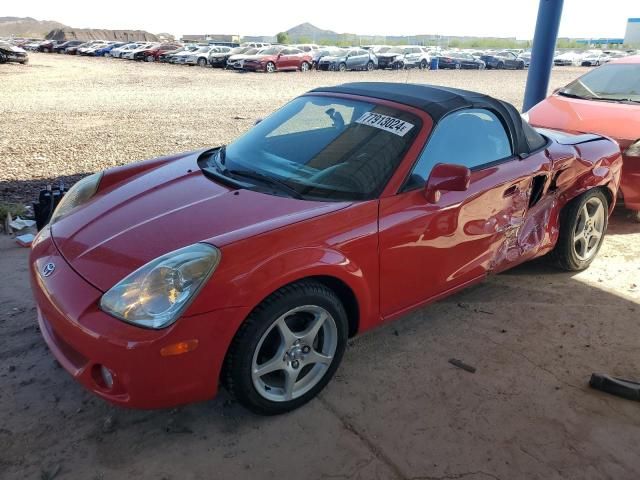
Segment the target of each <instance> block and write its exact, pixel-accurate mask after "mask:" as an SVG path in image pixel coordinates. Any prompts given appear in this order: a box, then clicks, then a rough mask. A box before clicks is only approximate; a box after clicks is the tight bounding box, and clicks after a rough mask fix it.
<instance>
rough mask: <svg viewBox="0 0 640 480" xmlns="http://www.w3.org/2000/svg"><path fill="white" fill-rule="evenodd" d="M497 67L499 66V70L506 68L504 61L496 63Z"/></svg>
mask: <svg viewBox="0 0 640 480" xmlns="http://www.w3.org/2000/svg"><path fill="white" fill-rule="evenodd" d="M496 68H497V69H498V70H503V69H504V63H502V62H499V63H498V65H496Z"/></svg>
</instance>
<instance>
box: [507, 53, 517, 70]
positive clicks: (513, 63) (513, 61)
mask: <svg viewBox="0 0 640 480" xmlns="http://www.w3.org/2000/svg"><path fill="white" fill-rule="evenodd" d="M504 64H505V65H506V66H507V67H509V68H516V67H517V66H518V57H516V56H515V54H513V53H511V52H505V62H504Z"/></svg>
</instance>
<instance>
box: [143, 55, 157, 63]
mask: <svg viewBox="0 0 640 480" xmlns="http://www.w3.org/2000/svg"><path fill="white" fill-rule="evenodd" d="M155 59H156V58H155V57H154V56H153V55H147V56H146V57H145V61H147V62H153V61H154V60H155Z"/></svg>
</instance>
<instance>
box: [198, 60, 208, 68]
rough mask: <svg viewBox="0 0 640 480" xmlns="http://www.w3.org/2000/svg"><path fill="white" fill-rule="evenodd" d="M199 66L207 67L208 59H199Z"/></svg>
mask: <svg viewBox="0 0 640 480" xmlns="http://www.w3.org/2000/svg"><path fill="white" fill-rule="evenodd" d="M198 66H199V67H206V66H207V59H206V58H199V59H198Z"/></svg>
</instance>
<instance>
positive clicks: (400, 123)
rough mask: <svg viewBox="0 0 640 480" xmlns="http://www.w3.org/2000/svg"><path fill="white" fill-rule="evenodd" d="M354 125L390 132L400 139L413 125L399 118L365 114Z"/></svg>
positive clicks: (379, 114)
mask: <svg viewBox="0 0 640 480" xmlns="http://www.w3.org/2000/svg"><path fill="white" fill-rule="evenodd" d="M356 123H361V124H362V125H368V126H370V127H374V128H379V129H380V130H385V131H387V132H391V133H393V134H395V135H398V136H400V137H404V136H405V134H406V133H407V132H408V131H409V130H411V129H412V128H413V127H414V125H413V124H412V123H409V122H405V121H404V120H400V119H399V118H394V117H390V116H388V115H382V114H381V113H373V112H367V113H365V114H363V115H362V116H361V117H360V118H359V119H357V120H356Z"/></svg>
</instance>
